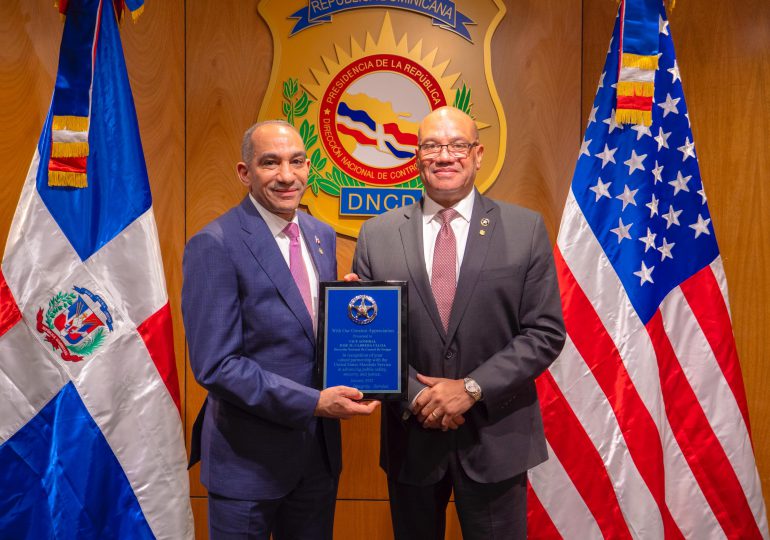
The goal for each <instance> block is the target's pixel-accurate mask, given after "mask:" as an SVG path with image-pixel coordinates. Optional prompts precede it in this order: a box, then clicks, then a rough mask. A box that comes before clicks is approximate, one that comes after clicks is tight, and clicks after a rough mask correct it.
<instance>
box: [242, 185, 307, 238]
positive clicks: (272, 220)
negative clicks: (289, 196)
mask: <svg viewBox="0 0 770 540" xmlns="http://www.w3.org/2000/svg"><path fill="white" fill-rule="evenodd" d="M249 199H251V202H252V204H253V205H254V207H255V208H256V209H257V212H259V215H260V216H262V219H264V220H265V223H266V224H267V228H268V229H270V233H271V234H272V235H273V238H275V237H276V236H278V235H279V234H281V233H283V230H284V229H285V228H286V225H288V224H289V223H296V224H297V226H299V220H298V219H297V212H294V218H293V219H292V220H291V222H289V221H286V220H285V219H283V218H282V217H280V216H276V215H275V214H273V213H272V212H271V211H270V210H268V209H267V208H265V207H264V206H262V205H261V204H259V201H257V199H255V198H254V196H253V195H252V194H251V193H249ZM300 234H301V233H300Z"/></svg>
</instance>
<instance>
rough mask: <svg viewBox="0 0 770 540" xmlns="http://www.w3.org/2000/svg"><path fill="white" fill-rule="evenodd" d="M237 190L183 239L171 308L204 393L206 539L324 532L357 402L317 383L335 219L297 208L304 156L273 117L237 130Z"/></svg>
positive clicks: (324, 535) (200, 422) (298, 141)
mask: <svg viewBox="0 0 770 540" xmlns="http://www.w3.org/2000/svg"><path fill="white" fill-rule="evenodd" d="M241 150H242V159H243V161H242V162H240V163H238V165H237V170H238V176H239V178H240V180H241V182H242V183H243V185H244V186H246V187H247V188H248V190H249V194H248V195H247V196H246V197H245V198H244V199H243V201H242V202H241V203H240V204H239V205H238V206H236V207H234V208H232V209H231V210H230V211H228V212H227V213H225V214H224V215H222V216H220V217H219V218H218V219H216V220H214V221H212V222H211V223H209V224H208V225H207V226H206V227H205V228H204V229H203V230H201V231H200V232H199V233H197V234H196V235H195V236H193V237H192V238H191V239H190V241H189V242H188V244H187V246H186V248H185V254H184V263H183V271H184V284H183V287H182V313H183V316H184V325H185V331H186V334H187V342H188V344H189V350H190V364H191V367H192V371H193V374H194V375H195V379H196V380H197V381H198V383H200V384H201V385H202V386H203V387H204V388H205V389H206V390H208V397H207V399H206V402H205V403H204V406H203V408H202V409H201V412H200V414H199V415H198V419H197V420H196V422H195V424H196V426H195V427H194V428H193V441H192V455H193V457H192V461H194V460H195V459H196V458H197V456H198V455H200V458H201V462H202V463H201V465H202V466H201V481H202V482H203V484H204V485H205V486H206V488H207V489H208V490H209V532H210V536H211V538H212V539H214V538H219V539H226V538H259V539H262V538H264V539H267V538H269V536H270V534H272V535H273V537H274V538H275V540H282V539H294V538H302V539H305V538H308V539H331V538H332V532H333V522H334V504H335V500H336V495H337V481H338V478H339V473H340V469H341V454H340V452H341V451H340V446H341V445H340V426H339V420H338V419H340V418H350V417H352V416H355V415H368V414H371V413H372V411H373V410H374V409H375V408H376V406H377V402H369V403H359V402H357V401H356V400H358V399H360V398H361V397H362V394H361V393H360V392H359V391H358V390H356V389H355V388H348V387H342V386H338V387H333V388H328V389H325V390H318V389H317V388H316V387H317V380H316V377H315V360H314V359H315V328H316V320H317V306H318V301H317V298H318V283H319V282H320V281H325V280H334V279H336V278H337V262H336V256H335V235H334V231H333V230H332V229H331V228H330V227H329V226H328V225H325V224H323V223H321V222H319V221H318V220H316V219H314V218H312V217H310V216H309V215H307V214H305V213H303V212H297V211H296V210H297V207H298V206H299V203H300V199H301V198H302V194H303V193H304V191H305V188H306V185H307V178H308V170H309V161H308V159H307V155H306V153H305V147H304V144H303V142H302V138H301V137H300V135H299V133H297V131H296V130H295V129H294V128H293V127H292V126H291V125H289V124H287V123H286V122H282V121H267V122H261V123H258V124H256V125H254V126H252V127H251V128H250V129H249V130H247V131H246V133H245V134H244V138H243V145H242V148H241Z"/></svg>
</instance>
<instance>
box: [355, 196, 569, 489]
mask: <svg viewBox="0 0 770 540" xmlns="http://www.w3.org/2000/svg"><path fill="white" fill-rule="evenodd" d="M487 220H488V222H487ZM483 223H485V224H486V225H484V224H483ZM422 228H423V226H422V205H421V203H416V204H413V205H410V206H407V207H405V208H400V209H397V210H393V211H390V212H388V213H386V214H383V215H381V216H378V217H376V218H373V219H371V220H369V221H368V222H366V224H364V226H363V227H362V228H361V232H360V235H359V237H358V244H357V246H356V252H355V255H354V261H353V271H354V272H356V273H357V274H358V275H359V276H360V277H361V279H362V280H369V279H375V280H381V279H395V280H405V281H408V282H409V346H408V354H409V363H410V372H409V400H410V402H411V400H412V399H414V397H415V396H416V394H417V392H418V391H419V390H420V389H421V388H423V385H422V384H420V383H419V381H417V379H416V374H417V373H423V374H426V375H430V376H433V377H446V378H450V379H460V378H463V377H472V378H474V379H475V380H476V381H477V382H478V383H479V385H480V386H481V388H482V391H483V394H484V397H483V400H482V401H480V402H478V403H477V404H476V405H474V406H473V407H472V408H471V409H470V410H469V411H468V412H467V413H466V414H465V419H466V423H465V424H464V425H463V426H461V427H460V428H459V429H458V430H457V431H448V432H441V431H439V430H429V429H425V428H423V427H422V426H421V425H420V424H419V423H418V422H417V421H416V419H415V418H414V417H410V418H409V419H408V420H406V421H405V420H403V414H402V413H403V407H404V406H406V405H408V403H407V404H387V405H386V406H385V407H383V412H382V435H381V443H380V444H381V445H380V465H381V466H382V468H383V469H384V470H385V472H386V473H387V474H388V475H389V476H391V477H393V478H397V479H399V480H400V481H401V482H404V483H408V484H413V485H428V484H431V483H434V482H436V481H438V480H439V479H441V478H442V477H443V475H444V473H445V472H446V470H447V466H448V458H449V455H450V452H452V451H454V450H456V451H457V453H458V457H459V459H460V463H461V464H462V467H463V469H464V470H465V472H466V474H468V476H469V477H470V478H472V479H473V480H475V481H477V482H484V483H489V482H498V481H501V480H504V479H507V478H510V477H512V476H514V475H517V474H519V473H522V472H524V471H526V470H527V469H529V468H531V467H534V466H535V465H537V464H538V463H541V462H542V461H544V460H545V459H547V457H548V454H547V451H546V445H545V437H544V434H543V425H542V418H541V416H540V406H539V404H538V401H537V393H536V391H535V384H534V379H535V377H537V376H538V375H539V374H540V373H542V372H543V371H544V370H545V369H546V368H548V366H549V365H550V364H551V362H553V360H554V359H555V358H556V356H557V355H558V354H559V352H560V351H561V348H562V346H563V344H564V338H565V334H564V323H563V320H562V314H561V301H560V298H559V288H558V283H557V280H556V271H555V268H554V263H553V254H552V251H551V245H550V242H549V240H548V236H547V233H546V230H545V227H544V225H543V220H542V218H541V217H540V215H539V214H537V213H535V212H532V211H530V210H526V209H524V208H521V207H518V206H514V205H510V204H505V203H501V202H496V201H493V200H491V199H488V198H486V197H483V196H481V195H480V194H479V193H478V192H477V193H476V198H475V202H474V206H473V214H472V217H471V222H470V229H469V231H468V241H467V244H466V248H465V254H464V257H463V263H462V267H461V269H460V277H459V281H458V284H457V292H456V294H455V299H454V304H453V308H452V313H451V316H450V320H449V329H448V331H447V332H446V333H445V332H444V329H443V326H442V324H441V320H440V318H439V314H438V309H437V308H436V303H435V301H434V299H433V293H432V292H431V288H430V281H429V279H428V273H427V271H426V268H425V262H424V257H423V241H422ZM480 231H484V234H481V233H480Z"/></svg>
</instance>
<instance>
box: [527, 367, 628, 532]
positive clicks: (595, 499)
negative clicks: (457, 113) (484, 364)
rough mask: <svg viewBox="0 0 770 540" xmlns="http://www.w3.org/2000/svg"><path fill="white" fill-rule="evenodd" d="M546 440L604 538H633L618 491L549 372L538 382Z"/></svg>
mask: <svg viewBox="0 0 770 540" xmlns="http://www.w3.org/2000/svg"><path fill="white" fill-rule="evenodd" d="M536 384H537V394H538V398H539V399H540V405H541V409H542V411H543V423H544V427H545V434H546V438H547V439H548V443H549V444H550V446H551V448H552V449H553V451H554V454H555V455H556V457H557V459H558V460H559V461H560V462H561V463H562V465H563V467H564V469H565V471H566V472H567V474H568V475H569V477H570V480H571V481H572V483H573V484H574V485H575V488H576V489H577V490H578V492H579V493H580V496H581V497H582V498H583V501H585V503H586V505H587V506H588V508H589V510H590V511H591V514H593V516H594V518H595V519H596V523H597V525H598V526H599V528H600V529H601V531H602V534H603V535H604V536H605V538H617V539H622V538H631V533H630V531H629V530H628V526H627V525H626V521H625V519H624V518H623V513H622V512H621V510H620V506H619V505H618V500H617V497H616V495H615V490H614V489H613V487H612V482H610V479H609V477H608V476H607V471H606V470H605V468H604V464H603V463H602V459H601V456H600V455H599V453H598V452H597V451H596V449H595V448H594V446H593V444H592V443H591V440H590V439H589V438H588V435H587V434H586V432H585V430H584V429H583V426H581V425H580V421H579V420H578V419H577V417H575V413H574V412H573V411H572V409H571V408H570V407H569V406H568V405H567V403H566V400H565V399H564V395H563V394H562V392H561V390H560V389H559V386H558V385H557V384H556V381H554V379H553V376H552V375H551V374H550V372H548V371H546V372H545V373H543V374H542V375H540V377H538V378H537V380H536Z"/></svg>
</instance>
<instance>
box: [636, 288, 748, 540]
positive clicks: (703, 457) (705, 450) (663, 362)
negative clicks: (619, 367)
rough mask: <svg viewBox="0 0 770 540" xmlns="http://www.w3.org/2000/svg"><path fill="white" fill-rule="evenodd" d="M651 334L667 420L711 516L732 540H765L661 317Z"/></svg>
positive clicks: (649, 325) (649, 326)
mask: <svg viewBox="0 0 770 540" xmlns="http://www.w3.org/2000/svg"><path fill="white" fill-rule="evenodd" d="M720 295H721V293H720ZM647 332H648V333H649V334H650V338H651V339H652V346H653V347H654V349H655V355H656V356H657V358H658V366H659V371H660V374H661V380H660V383H661V387H662V390H663V402H664V404H665V406H666V416H667V417H668V421H669V424H671V429H672V430H673V432H674V436H675V437H676V440H677V443H679V447H680V448H681V449H682V454H683V455H684V458H685V459H686V460H687V464H688V465H689V466H690V470H692V473H693V475H694V476H695V479H696V481H697V482H698V485H699V486H700V489H701V491H702V492H703V495H704V496H705V497H706V500H707V501H708V503H709V506H710V507H711V511H712V512H713V513H714V516H715V517H716V518H717V520H718V521H719V524H720V525H721V526H722V529H724V532H725V535H726V536H727V537H728V538H741V539H748V538H762V534H761V533H760V532H759V528H758V527H757V523H756V520H755V519H754V514H753V513H752V512H751V507H750V506H749V503H748V500H747V499H746V493H744V491H743V488H742V487H741V484H740V481H739V480H738V477H737V476H736V474H735V470H734V469H733V467H732V465H731V464H730V461H729V460H728V459H727V455H726V454H725V452H724V449H723V448H722V445H721V444H720V442H719V439H717V436H716V435H715V434H714V431H713V429H712V428H711V424H709V421H708V418H706V415H705V413H704V412H703V408H702V407H701V405H700V403H699V402H698V398H697V396H696V395H695V392H693V389H692V387H691V386H690V383H689V382H688V381H687V377H686V376H685V374H684V371H683V370H682V366H681V365H680V364H679V360H678V359H677V357H676V352H675V351H674V348H673V346H672V345H671V341H670V340H669V338H668V335H667V334H666V330H665V328H664V326H663V315H661V313H660V311H657V312H656V313H655V315H653V317H652V319H650V321H649V322H648V323H647Z"/></svg>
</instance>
